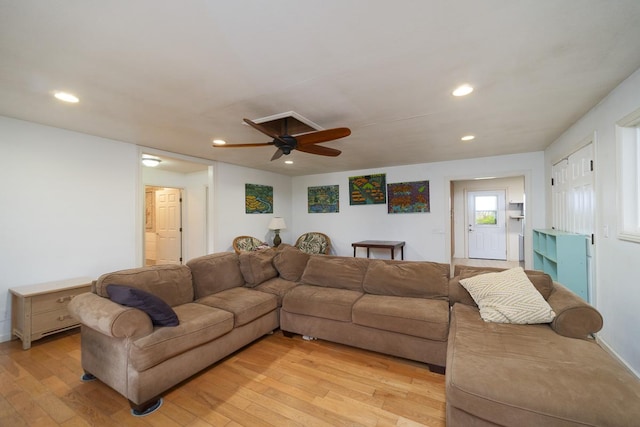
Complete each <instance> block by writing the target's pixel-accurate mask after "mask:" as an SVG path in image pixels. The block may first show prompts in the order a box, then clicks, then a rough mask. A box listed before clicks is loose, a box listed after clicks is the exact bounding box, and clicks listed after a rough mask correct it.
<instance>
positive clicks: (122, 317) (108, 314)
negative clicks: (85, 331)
mask: <svg viewBox="0 0 640 427" xmlns="http://www.w3.org/2000/svg"><path fill="white" fill-rule="evenodd" d="M68 308H69V312H70V313H71V314H72V315H73V316H74V317H75V318H76V319H77V320H78V321H80V323H81V324H83V325H85V326H88V327H89V328H91V329H95V330H96V331H98V332H101V333H103V334H105V335H108V336H111V337H115V338H127V337H140V336H144V335H149V334H150V333H151V332H153V325H152V323H151V318H150V317H149V316H148V315H147V314H146V313H145V312H143V311H141V310H138V309H136V308H131V307H125V306H123V305H120V304H117V303H115V302H113V301H111V300H110V299H108V298H104V297H101V296H99V295H96V294H94V293H91V292H87V293H84V294H80V295H78V296H76V297H74V298H73V299H72V300H71V301H70V302H69V305H68Z"/></svg>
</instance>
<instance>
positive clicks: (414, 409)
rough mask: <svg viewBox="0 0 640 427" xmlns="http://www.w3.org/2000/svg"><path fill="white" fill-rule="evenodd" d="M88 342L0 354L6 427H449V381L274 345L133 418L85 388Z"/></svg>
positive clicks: (353, 357)
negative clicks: (83, 347)
mask: <svg viewBox="0 0 640 427" xmlns="http://www.w3.org/2000/svg"><path fill="white" fill-rule="evenodd" d="M81 373H82V369H81V366H80V334H79V333H78V332H67V333H63V334H58V335H56V336H53V337H49V338H45V339H43V340H40V341H36V342H34V343H33V347H32V348H31V349H30V350H27V351H23V350H22V347H21V342H20V341H11V342H7V343H2V344H0V426H69V427H71V426H123V425H126V426H129V425H136V426H137V425H140V426H163V427H164V426H192V427H197V426H228V427H234V426H444V425H445V403H444V376H443V375H439V374H436V373H431V372H430V371H429V369H428V368H427V366H426V365H423V364H421V363H417V362H411V361H407V360H404V359H400V358H394V357H391V356H386V355H382V354H378V353H373V352H368V351H365V350H359V349H355V348H352V347H348V346H343V345H339V344H334V343H330V342H326V341H321V340H317V341H305V340H303V339H302V338H301V337H300V336H297V335H296V336H295V337H294V338H286V337H284V336H282V334H281V333H280V332H276V333H274V334H273V335H269V336H266V337H264V338H262V339H260V340H258V341H256V342H255V343H253V344H251V345H249V346H247V347H246V348H244V349H242V350H240V351H239V352H237V353H235V354H233V355H231V356H229V357H228V358H226V359H224V360H223V361H221V362H219V363H217V364H215V365H213V366H212V367H210V368H209V369H207V370H205V371H203V372H201V373H200V374H198V375H196V376H194V377H192V378H191V379H189V380H188V381H185V382H184V383H182V384H180V385H178V386H176V387H175V388H173V389H172V390H170V391H168V392H166V393H165V394H164V404H163V406H162V407H161V408H160V409H159V410H158V411H156V412H155V413H153V414H151V415H148V416H146V417H140V418H137V417H133V416H132V415H131V414H130V412H129V404H128V402H127V401H126V399H125V398H124V397H122V396H120V395H119V394H118V393H116V392H114V391H113V390H111V389H110V388H109V387H107V386H106V385H104V384H102V383H101V382H100V381H94V382H90V383H82V382H81V381H80V375H81Z"/></svg>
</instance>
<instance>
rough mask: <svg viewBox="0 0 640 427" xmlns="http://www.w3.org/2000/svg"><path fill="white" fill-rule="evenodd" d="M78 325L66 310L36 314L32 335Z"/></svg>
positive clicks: (32, 324) (32, 325) (32, 323)
mask: <svg viewBox="0 0 640 427" xmlns="http://www.w3.org/2000/svg"><path fill="white" fill-rule="evenodd" d="M76 324H78V321H77V320H76V319H74V318H73V316H71V314H69V312H68V311H67V309H66V308H62V309H60V310H55V311H47V312H46V313H40V314H36V315H34V316H33V317H32V318H31V333H33V334H39V333H42V332H51V331H56V330H58V329H63V328H67V327H69V326H73V325H76Z"/></svg>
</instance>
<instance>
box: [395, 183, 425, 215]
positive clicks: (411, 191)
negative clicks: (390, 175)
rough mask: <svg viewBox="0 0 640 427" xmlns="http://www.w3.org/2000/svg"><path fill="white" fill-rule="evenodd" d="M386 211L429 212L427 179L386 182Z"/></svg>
mask: <svg viewBox="0 0 640 427" xmlns="http://www.w3.org/2000/svg"><path fill="white" fill-rule="evenodd" d="M387 198H388V200H389V203H388V204H387V207H388V213H390V214H392V213H415V212H430V209H431V207H430V204H429V181H413V182H398V183H394V184H387Z"/></svg>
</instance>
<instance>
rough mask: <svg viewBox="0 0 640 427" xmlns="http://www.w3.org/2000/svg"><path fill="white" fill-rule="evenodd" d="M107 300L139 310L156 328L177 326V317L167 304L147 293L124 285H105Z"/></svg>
mask: <svg viewBox="0 0 640 427" xmlns="http://www.w3.org/2000/svg"><path fill="white" fill-rule="evenodd" d="M107 294H108V295H109V299H110V300H111V301H113V302H117V303H118V304H122V305H124V306H127V307H133V308H137V309H140V310H142V311H144V312H145V313H147V314H148V315H149V317H150V318H151V323H153V324H154V325H156V326H178V325H179V324H180V322H179V321H178V315H177V314H176V312H175V311H173V309H172V308H171V306H170V305H169V304H167V303H166V302H164V300H163V299H162V298H159V297H157V296H155V295H153V294H150V293H149V292H145V291H143V290H142V289H138V288H133V287H131V286H125V285H107Z"/></svg>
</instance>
